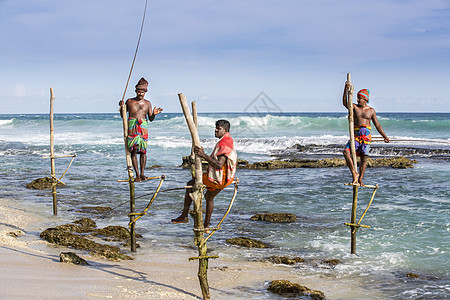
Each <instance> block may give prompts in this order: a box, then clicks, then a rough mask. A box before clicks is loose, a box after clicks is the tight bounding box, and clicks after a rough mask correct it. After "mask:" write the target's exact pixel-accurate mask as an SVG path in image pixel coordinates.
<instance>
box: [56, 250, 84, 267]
mask: <svg viewBox="0 0 450 300" xmlns="http://www.w3.org/2000/svg"><path fill="white" fill-rule="evenodd" d="M59 261H60V262H65V263H71V264H75V265H89V264H88V263H87V261H85V260H84V259H82V258H81V257H79V256H78V255H76V254H75V253H73V252H61V254H60V255H59Z"/></svg>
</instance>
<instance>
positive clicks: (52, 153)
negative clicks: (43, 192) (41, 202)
mask: <svg viewBox="0 0 450 300" xmlns="http://www.w3.org/2000/svg"><path fill="white" fill-rule="evenodd" d="M54 102H55V93H54V91H53V88H50V168H51V172H52V197H53V215H54V216H56V215H58V208H57V201H56V174H55V149H54V137H55V128H54V126H53V103H54Z"/></svg>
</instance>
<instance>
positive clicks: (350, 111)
mask: <svg viewBox="0 0 450 300" xmlns="http://www.w3.org/2000/svg"><path fill="white" fill-rule="evenodd" d="M347 82H348V83H349V84H350V88H349V89H348V90H347V109H348V130H349V134H350V152H351V156H352V160H353V166H354V167H355V170H358V169H357V167H358V164H357V161H356V150H355V131H354V130H355V129H354V120H353V85H352V84H351V75H350V73H348V74H347ZM357 203H358V186H356V185H354V186H353V202H352V214H351V221H350V222H351V223H352V224H355V223H356V208H357ZM356 229H357V228H356V227H354V226H350V234H351V236H350V237H351V241H350V253H352V254H356Z"/></svg>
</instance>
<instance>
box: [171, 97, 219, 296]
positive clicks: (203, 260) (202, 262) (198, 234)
mask: <svg viewBox="0 0 450 300" xmlns="http://www.w3.org/2000/svg"><path fill="white" fill-rule="evenodd" d="M178 98H179V99H180V104H181V108H182V109H183V114H184V117H185V119H186V123H187V125H188V128H189V131H190V133H191V137H192V141H193V143H194V146H200V138H199V136H198V131H197V127H196V126H195V123H194V119H193V117H192V115H191V113H190V111H189V107H188V105H187V101H186V97H185V96H184V95H183V94H178ZM202 176H203V170H202V159H201V157H200V156H198V155H196V156H195V184H194V188H193V192H192V193H191V194H190V196H191V197H192V199H193V202H194V210H195V221H194V234H195V239H194V241H195V244H196V245H197V247H198V256H199V257H198V259H199V262H198V274H197V275H198V279H199V281H200V288H201V289H202V294H203V299H211V295H210V293H209V286H208V277H207V275H208V274H207V272H208V257H207V255H206V243H203V239H204V235H203V233H204V226H203V214H202V199H203V193H202V191H203V188H204V185H203V181H202Z"/></svg>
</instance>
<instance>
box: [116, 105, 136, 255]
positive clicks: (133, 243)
mask: <svg viewBox="0 0 450 300" xmlns="http://www.w3.org/2000/svg"><path fill="white" fill-rule="evenodd" d="M122 100H123V99H122ZM120 113H121V115H122V125H123V139H124V143H125V157H126V160H127V173H128V182H129V187H130V222H131V226H130V247H131V251H132V252H136V223H135V222H134V219H135V217H136V216H135V215H134V213H135V212H136V204H135V191H134V175H133V164H132V162H131V153H130V150H129V149H128V141H127V139H128V118H127V108H126V105H125V103H124V105H122V106H121V107H120Z"/></svg>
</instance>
